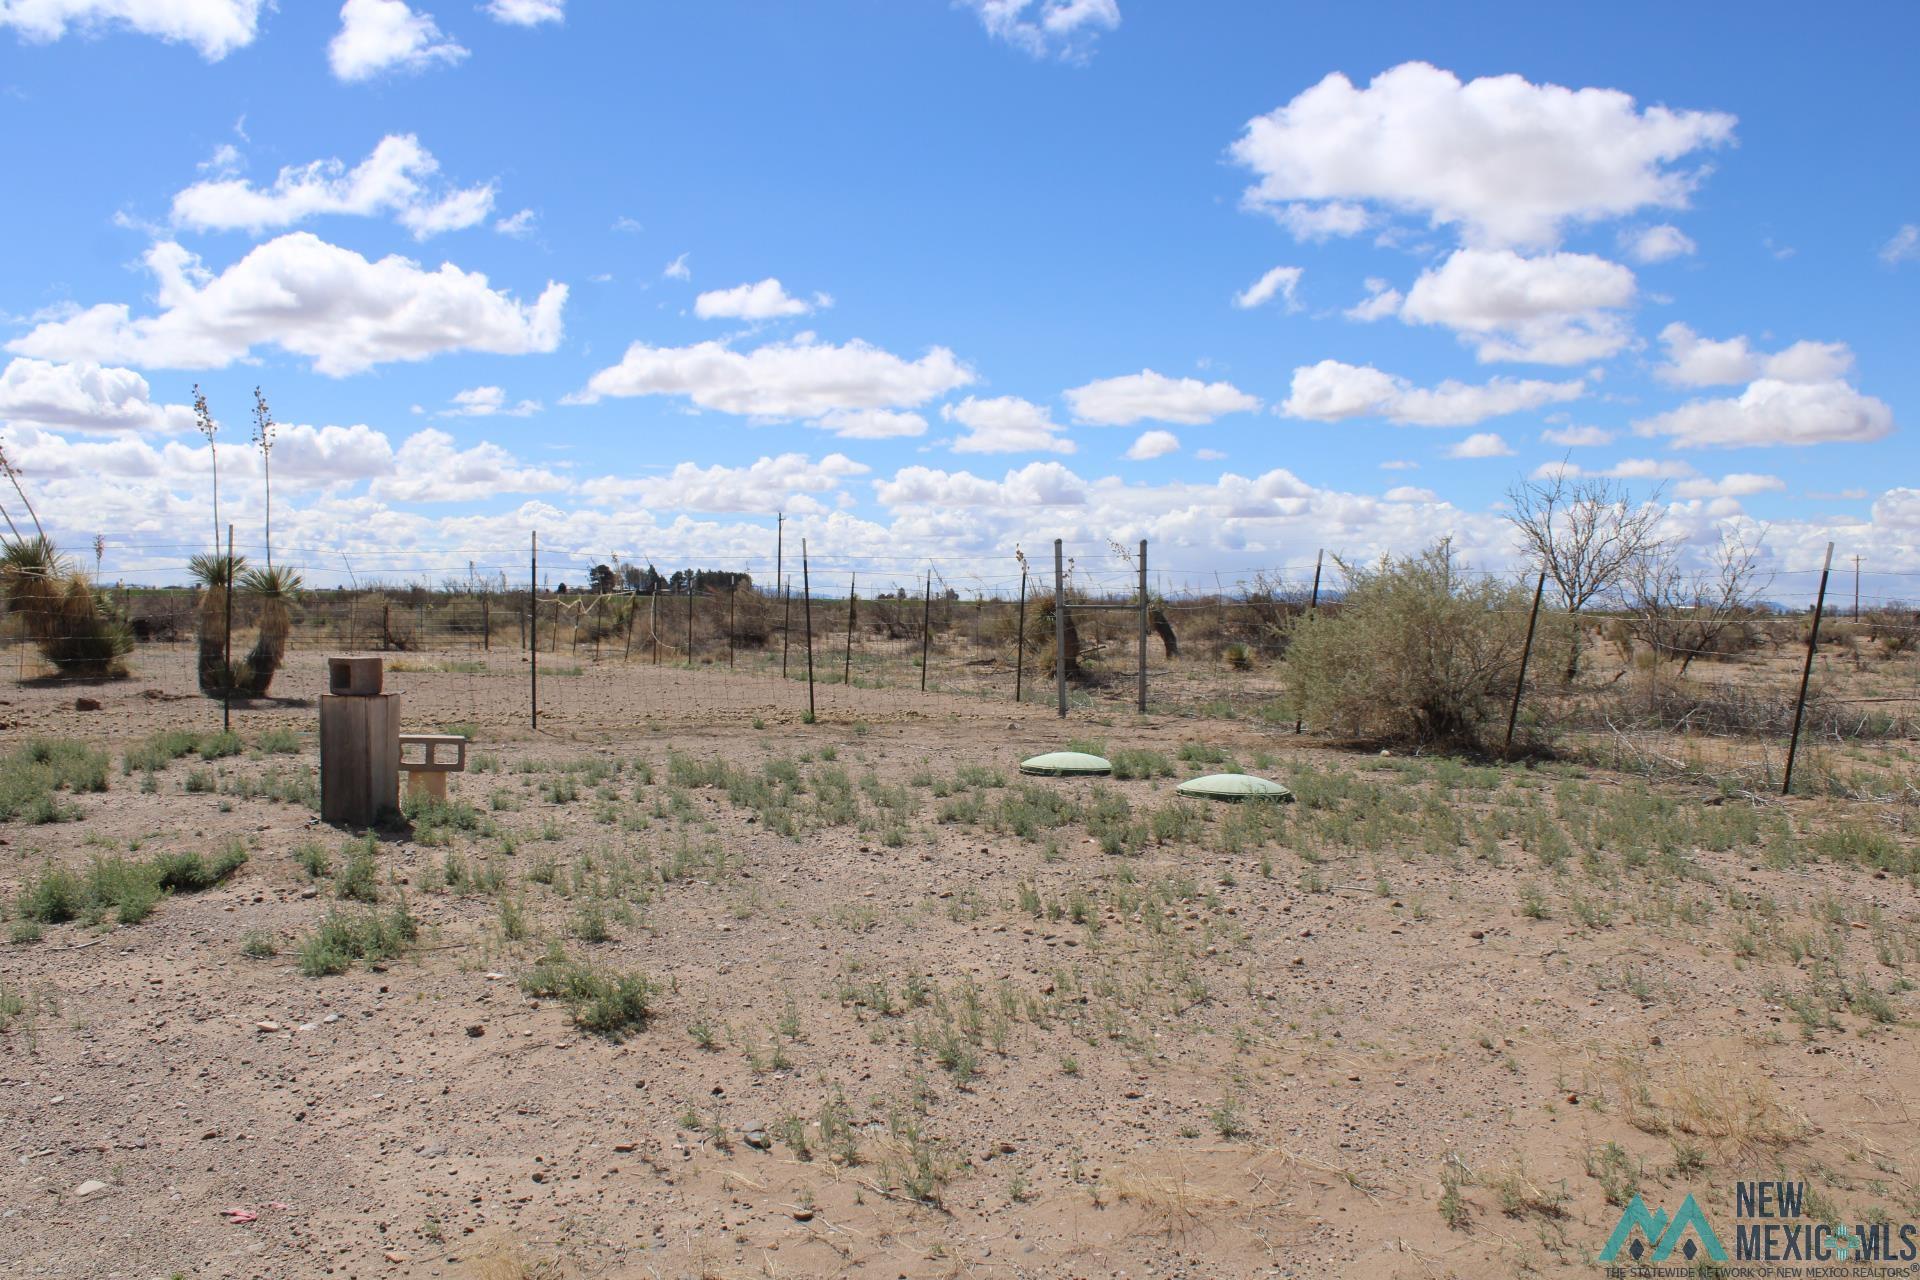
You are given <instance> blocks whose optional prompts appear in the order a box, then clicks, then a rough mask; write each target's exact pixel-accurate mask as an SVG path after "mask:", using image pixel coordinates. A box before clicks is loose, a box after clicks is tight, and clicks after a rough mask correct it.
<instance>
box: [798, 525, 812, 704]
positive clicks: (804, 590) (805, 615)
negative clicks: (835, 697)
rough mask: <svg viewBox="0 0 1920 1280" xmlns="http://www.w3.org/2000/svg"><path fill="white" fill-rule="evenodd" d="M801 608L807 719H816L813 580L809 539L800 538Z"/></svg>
mask: <svg viewBox="0 0 1920 1280" xmlns="http://www.w3.org/2000/svg"><path fill="white" fill-rule="evenodd" d="M800 610H801V625H802V626H804V627H805V628H806V629H807V719H808V720H812V719H814V710H813V582H812V580H811V578H810V577H809V576H808V572H807V540H806V539H805V538H802V539H800Z"/></svg>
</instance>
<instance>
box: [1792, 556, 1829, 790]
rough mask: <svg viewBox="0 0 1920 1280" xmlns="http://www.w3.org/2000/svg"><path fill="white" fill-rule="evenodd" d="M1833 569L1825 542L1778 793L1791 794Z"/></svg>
mask: <svg viewBox="0 0 1920 1280" xmlns="http://www.w3.org/2000/svg"><path fill="white" fill-rule="evenodd" d="M1832 571H1833V544H1832V543H1831V542H1829V543H1828V544H1827V560H1826V563H1825V564H1823V565H1821V566H1820V592H1819V594H1818V595H1816V596H1815V597H1814V598H1813V626H1812V627H1811V628H1810V629H1809V630H1808V631H1807V662H1806V665H1805V666H1803V667H1801V668H1800V696H1799V697H1798V698H1796V699H1795V700H1794V703H1793V736H1792V737H1791V738H1789V739H1787V771H1786V773H1785V774H1784V775H1783V776H1782V777H1781V779H1780V794H1781V795H1783V796H1785V795H1792V794H1793V757H1794V755H1795V754H1796V753H1797V752H1798V751H1799V749H1800V719H1801V717H1802V716H1803V715H1805V714H1806V710H1807V681H1809V680H1811V679H1812V678H1813V651H1814V649H1815V648H1816V647H1817V646H1818V645H1819V643H1820V614H1821V613H1822V612H1823V611H1824V610H1825V609H1826V605H1827V575H1828V574H1829V573H1831V572H1832Z"/></svg>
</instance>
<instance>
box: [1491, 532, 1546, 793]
mask: <svg viewBox="0 0 1920 1280" xmlns="http://www.w3.org/2000/svg"><path fill="white" fill-rule="evenodd" d="M1546 589H1547V571H1546V570H1545V569H1542V570H1541V571H1540V581H1538V582H1536V583H1534V584H1533V612H1531V613H1529V614H1528V615H1527V639H1526V642H1525V643H1524V644H1522V645H1521V646H1520V676H1519V678H1518V679H1516V680H1515V681H1514V682H1513V705H1512V706H1511V707H1508V708H1507V740H1506V742H1505V743H1504V744H1503V745H1502V746H1501V748H1500V758H1501V759H1503V760H1504V759H1506V758H1508V757H1509V756H1511V755H1512V754H1513V726H1514V725H1515V723H1517V722H1518V721H1519V719H1520V691H1521V690H1522V689H1525V688H1526V687H1527V659H1529V658H1531V657H1532V656H1533V628H1534V624H1535V623H1537V622H1539V621H1540V596H1541V593H1543V592H1544V591H1546Z"/></svg>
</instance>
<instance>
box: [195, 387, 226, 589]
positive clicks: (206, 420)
mask: <svg viewBox="0 0 1920 1280" xmlns="http://www.w3.org/2000/svg"><path fill="white" fill-rule="evenodd" d="M193 420H194V424H195V427H196V428H197V429H198V430H199V432H200V434H201V435H203V436H205V437H206V438H207V459H208V461H210V462H211V463H212V464H213V550H214V554H215V555H218V554H219V553H220V447H219V445H218V444H217V443H216V442H215V440H214V437H215V436H217V435H219V434H220V424H219V423H217V422H215V421H214V420H213V413H212V411H211V410H209V409H208V408H207V398H206V396H204V395H202V394H201V393H200V384H199V383H197V382H196V383H194V384H193Z"/></svg>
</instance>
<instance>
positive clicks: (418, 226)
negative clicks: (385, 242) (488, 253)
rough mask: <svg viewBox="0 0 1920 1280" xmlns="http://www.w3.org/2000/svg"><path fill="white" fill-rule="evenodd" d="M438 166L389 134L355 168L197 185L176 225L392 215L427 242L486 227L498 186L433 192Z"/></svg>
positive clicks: (327, 167)
mask: <svg viewBox="0 0 1920 1280" xmlns="http://www.w3.org/2000/svg"><path fill="white" fill-rule="evenodd" d="M439 168H440V163H439V161H437V160H435V159H434V158H433V153H431V152H430V151H428V150H427V149H426V148H425V147H423V146H421V145H420V140H419V139H418V138H417V137H415V136H414V135H413V134H410V133H408V134H391V135H389V136H387V137H385V138H382V139H381V140H380V142H379V144H378V145H377V146H375V147H374V149H373V153H372V154H371V155H369V156H368V157H367V158H366V159H365V160H362V161H361V162H360V163H359V164H357V165H355V166H354V167H353V168H351V169H349V168H347V167H346V165H344V164H343V163H342V162H341V161H339V160H315V161H313V162H312V163H311V164H305V165H298V166H294V165H289V166H288V167H286V168H284V169H282V170H280V174H279V176H278V177H277V178H276V179H275V180H274V183H273V185H272V186H270V187H256V186H254V185H253V183H251V182H248V181H247V180H246V179H244V178H236V177H223V178H219V179H215V180H212V181H207V182H196V183H194V184H193V185H192V186H190V187H188V188H186V189H185V190H183V191H181V192H180V193H179V194H177V195H175V196H174V198H173V222H174V225H175V226H181V227H190V228H192V229H194V230H196V231H248V232H252V233H254V234H258V233H260V232H262V231H274V230H280V229H282V228H285V227H290V226H293V225H294V224H295V223H298V222H304V221H306V220H307V219H308V218H314V217H320V216H322V215H326V214H347V215H352V216H356V217H363V218H364V217H374V216H378V215H380V214H392V215H393V216H394V218H395V219H396V220H397V221H398V222H399V223H400V225H402V226H404V227H406V228H407V229H408V230H409V231H411V232H413V234H414V238H415V239H419V240H424V239H426V238H427V237H429V236H432V235H436V234H438V233H440V232H443V231H457V230H461V229H464V228H466V227H471V226H474V225H476V224H477V223H480V222H483V221H485V220H486V217H487V215H488V214H489V213H490V212H491V211H492V209H493V194H494V193H493V186H492V184H490V183H489V184H483V185H481V186H477V187H465V188H451V189H448V188H445V187H443V186H432V185H430V184H429V183H428V181H427V180H428V179H431V178H432V176H433V175H434V174H435V173H437V172H438V171H439ZM527 216H528V217H529V218H530V217H531V216H532V215H531V214H528V215H527Z"/></svg>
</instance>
